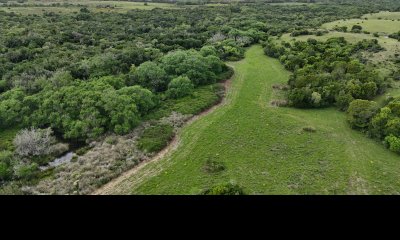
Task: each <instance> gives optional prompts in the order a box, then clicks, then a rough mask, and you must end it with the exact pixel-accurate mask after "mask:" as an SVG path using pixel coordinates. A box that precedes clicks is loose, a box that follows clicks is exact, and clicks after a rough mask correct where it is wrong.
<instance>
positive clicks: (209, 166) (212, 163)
mask: <svg viewBox="0 0 400 240" xmlns="http://www.w3.org/2000/svg"><path fill="white" fill-rule="evenodd" d="M203 169H204V171H206V172H207V173H218V172H221V171H224V170H225V164H224V163H222V162H219V161H216V160H213V159H211V158H208V159H207V161H206V163H205V164H204V167H203Z"/></svg>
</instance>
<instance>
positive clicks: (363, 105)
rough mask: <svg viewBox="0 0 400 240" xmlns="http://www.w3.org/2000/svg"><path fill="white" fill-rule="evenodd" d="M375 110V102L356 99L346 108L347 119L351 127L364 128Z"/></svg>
mask: <svg viewBox="0 0 400 240" xmlns="http://www.w3.org/2000/svg"><path fill="white" fill-rule="evenodd" d="M376 110H377V104H376V103H375V102H372V101H368V100H361V99H356V100H354V101H352V102H351V103H350V106H349V109H348V110H347V113H348V117H347V120H348V122H349V123H350V126H351V127H353V128H366V127H368V125H369V122H370V120H371V119H372V117H373V116H374V114H375V113H376Z"/></svg>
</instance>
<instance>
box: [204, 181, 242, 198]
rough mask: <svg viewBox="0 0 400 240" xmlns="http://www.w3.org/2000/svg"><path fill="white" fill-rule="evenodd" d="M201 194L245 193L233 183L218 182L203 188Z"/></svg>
mask: <svg viewBox="0 0 400 240" xmlns="http://www.w3.org/2000/svg"><path fill="white" fill-rule="evenodd" d="M202 194H203V195H245V193H244V191H243V189H242V188H241V187H240V186H239V185H237V184H233V183H226V184H219V185H216V186H214V187H212V188H210V189H207V190H205V191H204V192H203V193H202Z"/></svg>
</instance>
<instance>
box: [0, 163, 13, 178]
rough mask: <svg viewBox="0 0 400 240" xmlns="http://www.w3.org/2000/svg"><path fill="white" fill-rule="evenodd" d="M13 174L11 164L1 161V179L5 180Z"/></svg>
mask: <svg viewBox="0 0 400 240" xmlns="http://www.w3.org/2000/svg"><path fill="white" fill-rule="evenodd" d="M11 175H12V171H11V169H10V168H9V166H8V165H7V164H6V163H4V162H0V180H1V181H4V180H8V179H9V178H10V177H11Z"/></svg>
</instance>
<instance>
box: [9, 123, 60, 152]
mask: <svg viewBox="0 0 400 240" xmlns="http://www.w3.org/2000/svg"><path fill="white" fill-rule="evenodd" d="M54 141H55V138H54V136H53V131H52V130H51V128H46V129H36V128H31V129H23V130H21V131H20V132H19V133H18V134H17V136H15V139H14V146H15V152H16V153H17V154H18V155H20V156H23V157H26V156H42V155H46V154H48V153H49V148H50V146H51V145H52V144H53V143H54Z"/></svg>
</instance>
